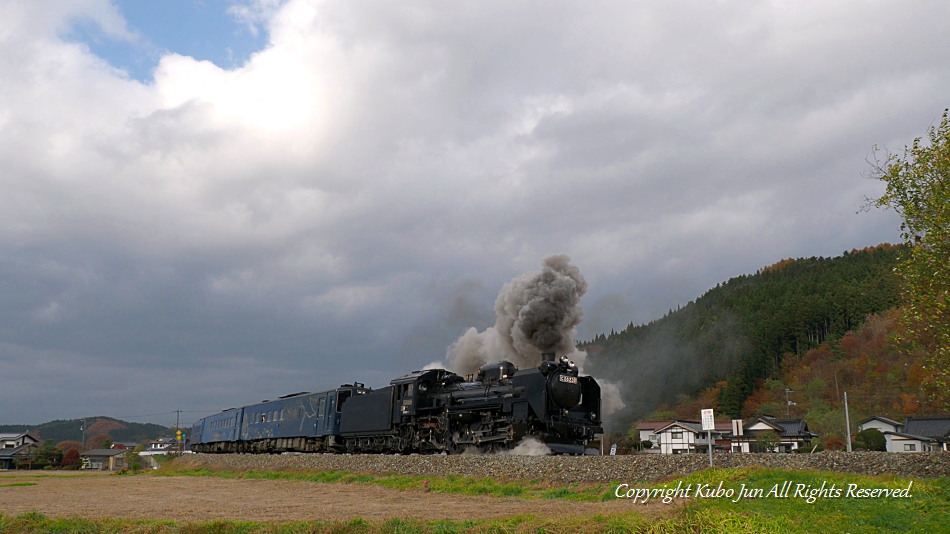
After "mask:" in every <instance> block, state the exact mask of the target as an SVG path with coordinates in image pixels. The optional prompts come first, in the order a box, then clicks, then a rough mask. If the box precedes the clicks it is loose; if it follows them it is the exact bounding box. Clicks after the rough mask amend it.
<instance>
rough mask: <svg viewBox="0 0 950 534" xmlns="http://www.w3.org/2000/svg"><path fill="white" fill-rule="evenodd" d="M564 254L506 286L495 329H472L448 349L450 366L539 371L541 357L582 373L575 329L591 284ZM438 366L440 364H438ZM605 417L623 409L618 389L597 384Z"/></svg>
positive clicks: (464, 370)
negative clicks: (550, 356) (565, 361)
mask: <svg viewBox="0 0 950 534" xmlns="http://www.w3.org/2000/svg"><path fill="white" fill-rule="evenodd" d="M570 262H571V259H570V258H569V257H567V256H565V255H554V256H548V257H547V258H545V259H544V262H543V267H542V269H541V271H540V272H534V273H527V274H523V275H521V276H518V277H516V278H514V279H513V280H511V281H510V282H508V283H507V284H505V286H504V287H503V288H502V289H501V292H500V293H499V294H498V298H497V299H496V300H495V326H493V327H489V328H487V329H486V330H485V331H483V332H479V331H478V330H477V329H475V328H469V329H468V330H467V331H466V332H465V333H464V334H462V337H460V338H459V339H458V341H456V342H455V343H454V344H452V346H450V347H449V348H448V351H447V353H446V359H447V361H448V367H449V368H450V369H451V370H452V371H454V372H456V373H459V374H461V375H466V374H469V373H474V372H475V371H477V370H478V368H479V367H481V366H482V365H485V364H486V363H489V362H496V361H499V360H508V361H510V362H512V363H514V364H515V365H516V366H518V368H519V369H527V368H529V367H537V366H538V365H540V363H541V354H542V353H545V352H553V353H555V354H556V355H557V356H558V357H560V356H567V357H568V358H571V359H572V360H574V362H575V363H576V364H577V365H578V366H579V367H581V369H583V363H584V360H585V359H586V358H587V353H586V352H583V351H579V350H577V346H576V345H575V344H574V336H575V334H576V330H575V328H576V327H577V325H578V324H580V322H581V319H583V317H584V311H583V310H582V309H581V306H580V301H581V297H583V296H584V293H586V292H587V281H586V280H584V276H583V275H582V274H581V271H580V269H578V268H577V267H575V266H573V265H571V263H570ZM435 365H438V364H435ZM598 382H599V383H600V385H601V389H602V398H603V407H602V411H603V413H604V414H609V413H610V412H612V411H614V410H616V409H619V408H620V407H622V406H623V402H622V401H620V395H619V388H618V386H617V385H616V384H612V383H609V382H605V381H604V380H601V379H598Z"/></svg>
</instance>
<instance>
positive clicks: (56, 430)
mask: <svg viewBox="0 0 950 534" xmlns="http://www.w3.org/2000/svg"><path fill="white" fill-rule="evenodd" d="M0 432H32V434H33V435H34V436H36V437H38V438H40V440H41V441H45V440H48V439H51V440H53V443H59V442H62V441H75V442H77V443H81V442H82V441H83V435H85V441H86V443H87V446H88V445H90V444H93V445H101V444H102V443H103V442H104V440H105V439H108V440H109V441H110V442H113V443H114V442H120V441H121V442H132V443H139V442H141V441H144V440H147V439H155V438H157V437H160V436H171V435H174V431H172V430H170V429H168V428H166V427H164V426H161V425H155V424H151V423H130V422H127V421H120V420H118V419H113V418H111V417H88V418H86V427H85V431H83V420H82V419H71V420H56V421H50V422H48V423H43V424H41V425H0ZM77 447H78V445H77Z"/></svg>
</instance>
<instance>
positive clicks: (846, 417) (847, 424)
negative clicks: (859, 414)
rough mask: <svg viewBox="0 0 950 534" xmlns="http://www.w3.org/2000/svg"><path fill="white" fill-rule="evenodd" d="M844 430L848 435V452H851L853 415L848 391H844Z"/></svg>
mask: <svg viewBox="0 0 950 534" xmlns="http://www.w3.org/2000/svg"><path fill="white" fill-rule="evenodd" d="M844 431H845V433H846V434H847V435H848V441H847V443H846V444H845V445H847V446H848V452H851V416H850V415H849V414H848V392H847V391H845V392H844Z"/></svg>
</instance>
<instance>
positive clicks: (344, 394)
mask: <svg viewBox="0 0 950 534" xmlns="http://www.w3.org/2000/svg"><path fill="white" fill-rule="evenodd" d="M352 394H353V391H351V390H349V389H344V390H340V391H338V392H337V393H336V413H340V408H342V407H343V402H344V401H345V400H346V399H348V398H349V397H350V395H352Z"/></svg>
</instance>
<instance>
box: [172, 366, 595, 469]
mask: <svg viewBox="0 0 950 534" xmlns="http://www.w3.org/2000/svg"><path fill="white" fill-rule="evenodd" d="M543 360H544V361H542V362H541V365H540V366H538V367H537V368H531V369H523V370H518V369H517V368H516V367H515V366H514V364H512V363H511V362H507V361H501V362H495V363H490V364H487V365H484V366H482V368H481V369H479V371H478V375H477V376H476V377H474V379H472V380H469V381H467V380H466V379H465V378H463V377H461V376H459V375H457V374H455V373H453V372H450V371H446V370H445V369H427V370H422V371H415V372H413V373H410V374H407V375H405V376H401V377H398V378H395V379H393V380H392V381H390V385H389V386H386V387H383V388H379V389H372V388H368V387H366V386H364V385H363V384H360V383H354V384H344V385H342V386H340V387H338V388H335V389H331V390H328V391H322V392H319V393H295V394H292V395H285V396H283V397H280V398H278V399H276V400H271V401H263V402H261V403H258V404H254V405H250V406H245V407H242V408H231V409H228V410H225V411H223V412H221V413H219V414H215V415H212V416H209V417H205V418H203V419H200V420H198V421H197V422H195V424H194V425H193V427H192V430H191V436H190V443H191V450H193V451H195V452H201V453H280V452H342V453H440V452H446V453H449V454H456V453H462V452H467V451H472V450H477V451H481V452H495V451H502V450H507V449H511V448H513V447H514V446H516V445H517V444H518V443H519V442H520V441H521V440H522V439H524V438H527V437H532V438H534V439H536V440H538V441H540V442H542V443H544V444H545V445H547V446H548V448H550V449H551V451H552V452H554V453H558V454H584V453H585V450H586V449H585V446H586V444H587V442H588V441H589V440H591V439H593V438H594V435H595V434H599V433H602V432H603V429H602V428H601V419H600V386H599V385H598V384H597V382H596V381H595V380H594V379H593V378H592V377H589V376H579V375H578V372H577V367H576V366H575V365H574V363H573V362H571V361H570V360H568V359H567V358H565V357H562V358H561V359H560V360H559V361H554V354H552V353H546V354H544V355H543Z"/></svg>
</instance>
